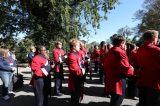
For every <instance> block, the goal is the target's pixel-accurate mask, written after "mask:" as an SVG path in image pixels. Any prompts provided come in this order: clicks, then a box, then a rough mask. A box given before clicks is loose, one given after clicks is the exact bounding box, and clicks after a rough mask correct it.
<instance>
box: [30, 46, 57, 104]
mask: <svg viewBox="0 0 160 106" xmlns="http://www.w3.org/2000/svg"><path fill="white" fill-rule="evenodd" d="M37 51H38V53H39V54H38V55H36V56H35V57H33V59H32V63H31V68H32V71H33V73H34V74H33V76H32V80H31V84H32V85H33V88H34V93H35V99H36V106H48V94H49V91H50V90H49V89H50V88H49V86H50V70H51V68H53V67H54V65H51V64H50V61H49V60H48V56H47V54H46V48H45V47H44V46H41V47H40V48H39V50H38V49H37Z"/></svg>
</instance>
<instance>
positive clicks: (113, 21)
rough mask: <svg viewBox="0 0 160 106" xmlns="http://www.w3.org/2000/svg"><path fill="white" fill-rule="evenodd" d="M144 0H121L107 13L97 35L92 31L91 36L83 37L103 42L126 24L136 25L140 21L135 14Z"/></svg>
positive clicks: (89, 40)
mask: <svg viewBox="0 0 160 106" xmlns="http://www.w3.org/2000/svg"><path fill="white" fill-rule="evenodd" d="M143 2H144V0H120V3H121V4H120V5H117V6H116V8H115V9H114V10H111V12H110V14H108V15H107V16H108V20H107V21H102V22H101V27H100V29H98V30H97V34H96V35H95V33H94V31H91V36H90V37H89V38H88V39H87V37H81V39H83V40H87V41H88V42H92V41H96V42H101V41H102V40H106V39H109V37H110V36H112V35H113V34H115V33H117V30H118V29H120V28H122V27H125V26H126V25H127V26H129V27H130V28H133V27H135V26H136V25H137V24H138V21H134V20H133V18H134V14H135V12H136V11H137V10H139V9H141V8H142V5H143Z"/></svg>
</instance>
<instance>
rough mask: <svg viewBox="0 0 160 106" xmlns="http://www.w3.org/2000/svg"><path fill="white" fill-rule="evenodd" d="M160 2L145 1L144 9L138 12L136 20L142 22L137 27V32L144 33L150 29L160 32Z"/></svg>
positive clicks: (154, 0)
mask: <svg viewBox="0 0 160 106" xmlns="http://www.w3.org/2000/svg"><path fill="white" fill-rule="evenodd" d="M159 13H160V0H145V2H144V4H143V9H142V10H138V11H137V12H136V14H135V19H137V20H140V21H141V22H140V23H139V24H138V25H137V32H139V33H142V32H144V31H146V30H148V29H155V30H158V31H160V18H159V17H160V14H159Z"/></svg>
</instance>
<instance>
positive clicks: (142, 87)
mask: <svg viewBox="0 0 160 106" xmlns="http://www.w3.org/2000/svg"><path fill="white" fill-rule="evenodd" d="M142 37H143V39H144V43H143V45H141V46H140V47H139V49H138V51H137V63H138V65H139V66H140V71H139V75H138V86H139V93H140V94H139V105H140V106H160V48H159V47H157V46H156V45H157V41H158V31H155V30H148V31H146V32H145V33H144V34H143V36H142Z"/></svg>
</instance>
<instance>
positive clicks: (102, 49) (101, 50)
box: [100, 48, 105, 65]
mask: <svg viewBox="0 0 160 106" xmlns="http://www.w3.org/2000/svg"><path fill="white" fill-rule="evenodd" d="M104 61H105V59H104V48H101V49H100V64H101V65H103V64H104Z"/></svg>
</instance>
